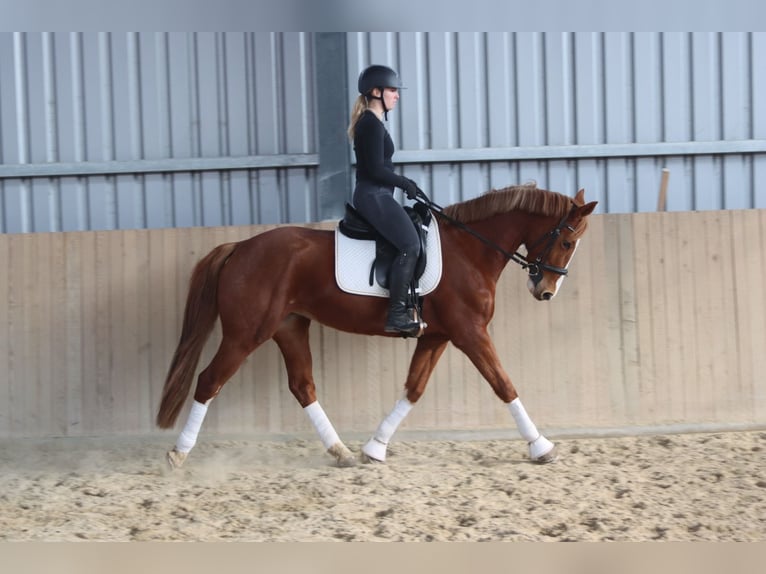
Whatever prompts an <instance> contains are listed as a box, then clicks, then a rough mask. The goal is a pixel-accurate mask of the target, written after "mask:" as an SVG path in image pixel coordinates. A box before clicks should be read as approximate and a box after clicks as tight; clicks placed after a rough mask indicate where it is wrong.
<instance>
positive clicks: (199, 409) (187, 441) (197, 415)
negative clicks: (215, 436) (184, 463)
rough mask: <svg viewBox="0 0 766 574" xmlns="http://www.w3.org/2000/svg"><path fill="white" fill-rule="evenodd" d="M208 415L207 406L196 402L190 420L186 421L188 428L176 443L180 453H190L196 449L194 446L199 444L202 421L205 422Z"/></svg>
mask: <svg viewBox="0 0 766 574" xmlns="http://www.w3.org/2000/svg"><path fill="white" fill-rule="evenodd" d="M206 414H207V405H203V404H202V403H198V402H197V401H194V403H193V404H192V407H191V410H190V411H189V418H188V419H186V426H185V427H184V430H183V431H181V434H180V435H179V436H178V440H177V441H176V450H177V451H178V452H183V453H188V452H189V451H191V449H192V448H194V445H195V444H196V443H197V435H199V429H200V427H202V421H204V420H205V415H206Z"/></svg>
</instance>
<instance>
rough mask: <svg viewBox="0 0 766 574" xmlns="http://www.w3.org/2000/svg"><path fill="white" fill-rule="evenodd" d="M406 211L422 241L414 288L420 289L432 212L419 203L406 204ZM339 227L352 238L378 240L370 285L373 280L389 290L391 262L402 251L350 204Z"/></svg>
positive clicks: (347, 205)
mask: <svg viewBox="0 0 766 574" xmlns="http://www.w3.org/2000/svg"><path fill="white" fill-rule="evenodd" d="M404 211H405V212H406V213H407V215H408V216H409V218H410V220H411V221H412V224H413V226H414V227H415V232H416V233H417V234H418V238H419V240H420V257H418V262H417V265H416V266H415V275H414V277H413V282H414V283H415V285H413V287H414V288H417V280H418V279H419V278H420V277H421V276H422V275H423V271H424V270H425V268H426V262H427V260H426V259H427V258H426V241H427V237H428V226H429V225H430V223H431V217H432V215H431V211H430V210H429V209H428V207H426V206H425V205H423V204H422V203H416V204H415V206H414V207H409V206H405V207H404ZM338 230H339V231H340V232H341V233H342V234H343V235H345V236H346V237H350V238H352V239H366V240H374V241H375V261H374V262H373V264H372V268H371V269H370V285H373V281H377V282H378V284H379V285H380V286H381V287H383V288H384V289H388V276H389V273H390V271H391V265H392V264H393V262H394V259H396V256H397V255H398V254H399V250H398V249H397V248H396V247H394V246H393V245H392V244H391V243H390V242H389V241H388V240H387V239H385V238H384V237H383V236H382V235H381V234H380V233H378V231H377V230H376V229H375V228H374V227H373V226H372V225H370V224H369V223H368V222H367V220H366V219H365V218H364V217H363V216H362V215H361V214H360V213H359V212H358V211H357V210H356V209H354V207H352V206H351V205H350V204H348V203H347V204H346V213H345V215H344V217H343V219H342V220H341V221H340V223H339V224H338Z"/></svg>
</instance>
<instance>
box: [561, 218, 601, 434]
mask: <svg viewBox="0 0 766 574" xmlns="http://www.w3.org/2000/svg"><path fill="white" fill-rule="evenodd" d="M602 223H603V219H602V218H601V217H600V216H591V217H590V219H589V222H588V231H587V232H586V235H585V236H584V237H583V238H582V239H581V240H580V243H579V245H578V246H577V253H576V254H575V256H574V259H573V263H572V265H570V268H573V269H571V274H572V277H571V280H572V281H573V282H575V283H576V285H577V294H576V295H577V296H576V298H575V301H574V302H573V304H572V311H573V312H574V313H575V315H574V317H575V320H574V323H572V324H570V325H568V326H567V336H568V339H569V342H568V344H572V345H574V347H575V349H576V351H577V354H578V356H579V362H578V365H579V368H578V371H577V372H576V373H573V376H574V381H575V386H576V390H577V393H578V395H579V399H578V405H579V412H578V413H569V420H570V421H572V422H574V421H575V419H576V418H580V417H582V418H584V419H585V420H592V421H594V422H595V423H597V422H598V421H599V419H600V418H601V417H603V416H604V415H605V413H604V410H603V409H602V408H601V406H600V403H601V400H602V397H603V396H604V395H605V394H606V393H605V389H604V388H603V386H602V385H603V376H601V375H600V373H601V370H602V369H601V368H600V367H599V365H598V362H599V360H598V357H600V356H601V353H600V352H598V351H596V350H597V349H599V348H600V347H599V346H598V345H596V344H595V342H596V341H597V340H599V339H600V338H599V337H598V332H599V329H598V328H599V325H600V323H601V319H600V318H601V317H602V316H603V312H602V311H601V310H600V309H599V306H598V301H599V300H600V297H599V296H598V293H601V291H602V290H603V288H604V283H605V282H606V281H607V276H606V274H605V272H604V268H603V257H599V254H603V238H602V231H603V224H602ZM567 281H570V279H567ZM552 400H555V399H552Z"/></svg>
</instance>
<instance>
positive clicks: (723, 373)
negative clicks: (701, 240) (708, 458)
mask: <svg viewBox="0 0 766 574" xmlns="http://www.w3.org/2000/svg"><path fill="white" fill-rule="evenodd" d="M720 215H721V217H720V218H719V226H718V234H717V237H716V239H717V240H718V246H719V252H718V253H719V259H718V284H719V286H720V287H719V288H720V297H721V303H722V315H721V318H720V322H719V323H718V325H719V328H718V329H716V332H717V333H718V335H719V337H720V339H721V340H720V341H719V343H718V345H719V346H720V348H721V349H722V350H723V352H724V355H723V357H722V361H721V363H720V364H719V365H718V366H719V367H720V371H719V375H718V377H717V378H716V385H715V389H716V395H717V400H716V402H715V405H716V407H717V408H716V420H718V421H720V422H725V421H727V420H731V419H732V418H736V417H738V416H739V413H738V412H737V404H738V402H739V401H738V400H737V396H736V393H737V392H738V389H739V387H740V385H741V380H742V373H741V371H740V364H739V361H738V357H737V354H738V353H737V299H736V291H735V283H734V281H735V270H736V268H735V265H734V260H735V258H734V252H735V251H736V250H738V246H736V245H733V244H732V220H733V218H735V217H736V215H737V212H736V211H724V212H721V214H720ZM738 225H740V224H739V223H738ZM718 407H723V408H721V409H720V410H719V408H718Z"/></svg>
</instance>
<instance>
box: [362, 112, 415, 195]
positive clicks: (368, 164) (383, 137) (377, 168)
mask: <svg viewBox="0 0 766 574" xmlns="http://www.w3.org/2000/svg"><path fill="white" fill-rule="evenodd" d="M354 154H355V155H356V180H357V182H360V181H365V182H370V183H374V184H376V185H378V186H385V187H390V188H393V187H402V184H403V182H404V181H406V180H405V178H404V177H402V176H401V175H399V174H398V173H396V172H395V171H394V162H393V161H392V159H391V158H392V157H393V156H394V141H393V140H392V139H391V136H390V135H389V133H388V130H387V129H386V127H385V126H384V125H383V122H381V121H380V120H379V119H378V117H377V116H376V115H375V113H374V112H372V111H370V110H365V111H364V112H363V113H362V115H361V116H360V117H359V120H358V121H357V123H356V127H355V129H354Z"/></svg>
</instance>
